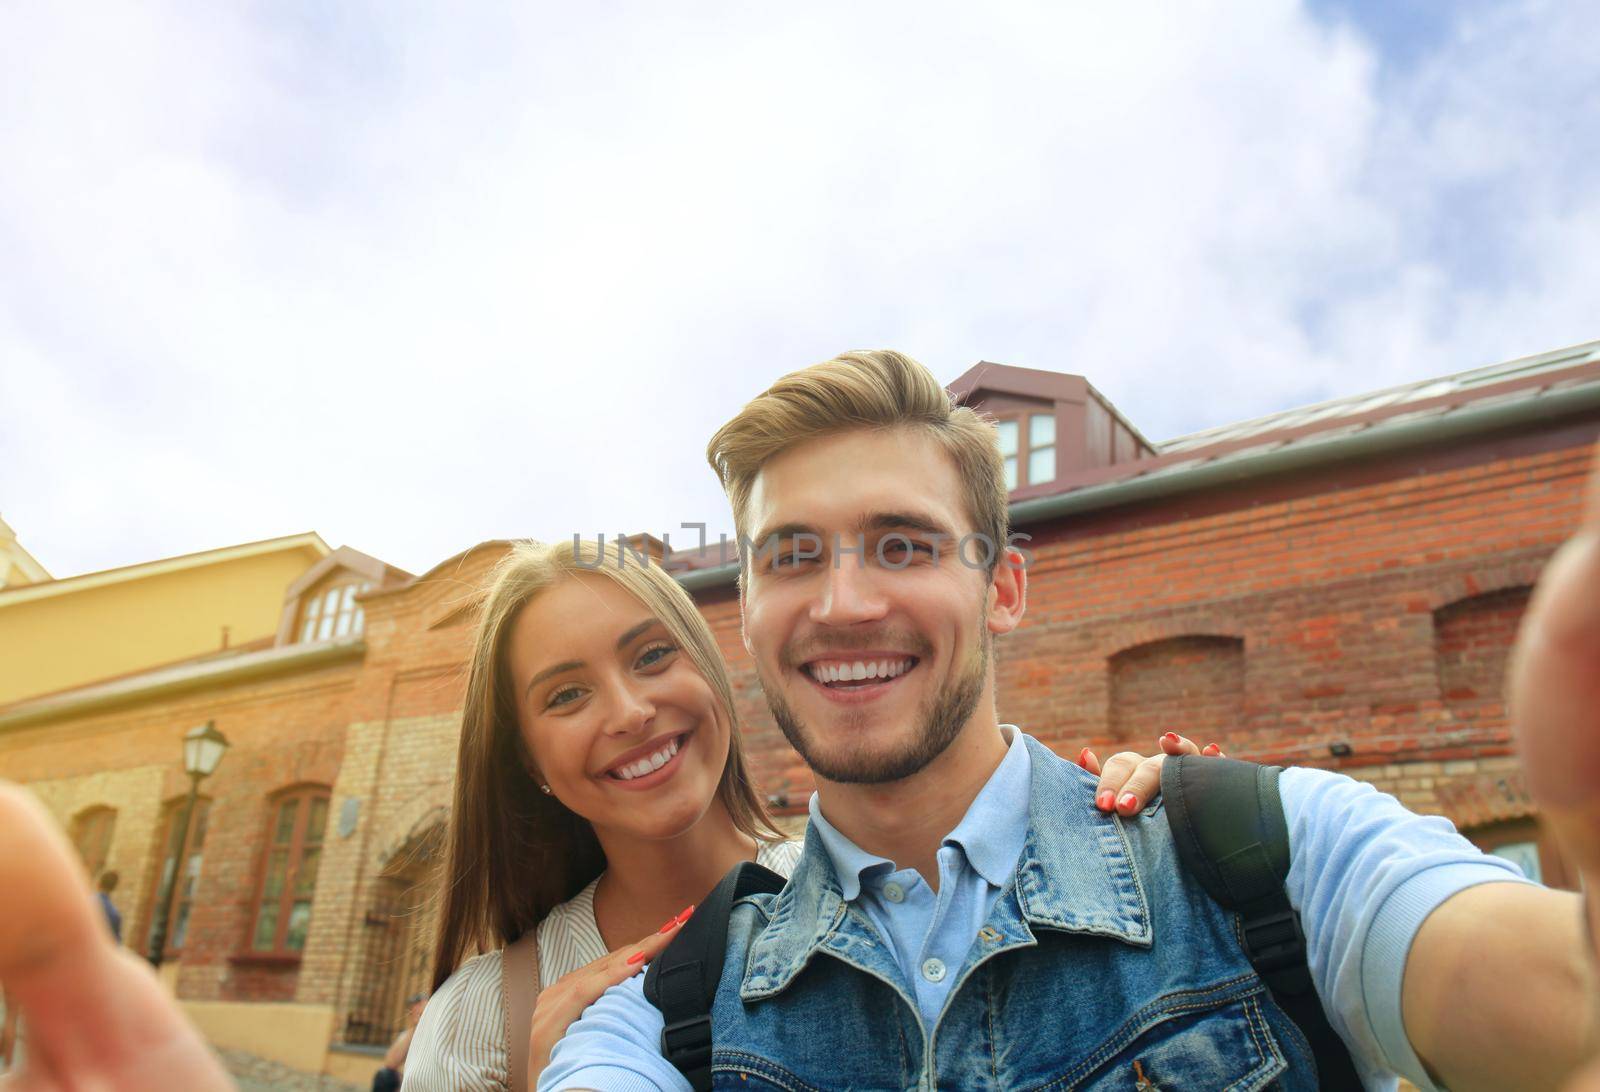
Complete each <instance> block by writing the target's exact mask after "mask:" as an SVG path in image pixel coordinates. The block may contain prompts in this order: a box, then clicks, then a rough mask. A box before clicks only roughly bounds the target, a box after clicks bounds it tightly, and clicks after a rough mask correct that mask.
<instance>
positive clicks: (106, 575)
mask: <svg viewBox="0 0 1600 1092" xmlns="http://www.w3.org/2000/svg"><path fill="white" fill-rule="evenodd" d="M308 548H309V549H311V550H312V551H314V552H315V553H316V554H317V556H318V557H319V558H322V557H326V556H327V555H328V554H329V553H330V552H331V551H330V550H329V549H328V544H327V543H326V542H324V541H322V536H321V535H319V534H317V533H316V532H315V531H307V532H305V533H304V534H299V535H285V536H283V537H281V538H268V539H262V540H261V541H259V542H245V543H241V544H240V545H237V546H223V547H220V548H218V549H215V550H201V551H200V552H198V553H193V554H181V555H179V556H177V557H168V558H162V559H160V560H158V561H141V562H139V563H138V564H136V565H122V566H119V567H118V568H115V569H102V570H100V571H99V572H93V573H83V574H81V575H79V576H68V577H64V578H62V579H60V580H51V581H48V582H46V583H42V584H23V585H20V586H18V587H15V588H4V589H0V609H3V608H5V607H9V606H15V605H16V604H18V603H28V602H32V601H33V600H35V599H45V598H49V597H52V596H57V595H70V594H71V593H73V592H79V591H87V590H89V589H90V588H99V587H105V586H106V585H108V584H121V583H124V582H127V581H130V580H143V579H145V578H147V577H152V576H160V575H163V574H166V573H173V572H181V571H183V570H186V569H198V568H202V567H204V566H206V565H217V564H220V563H222V562H224V561H237V560H240V559H241V558H247V557H257V556H259V555H261V554H271V553H279V552H282V551H287V550H304V549H308Z"/></svg>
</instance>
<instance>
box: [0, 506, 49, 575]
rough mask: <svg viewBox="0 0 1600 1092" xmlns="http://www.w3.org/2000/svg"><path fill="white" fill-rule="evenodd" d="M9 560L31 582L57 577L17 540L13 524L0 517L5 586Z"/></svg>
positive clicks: (0, 562)
mask: <svg viewBox="0 0 1600 1092" xmlns="http://www.w3.org/2000/svg"><path fill="white" fill-rule="evenodd" d="M8 562H9V563H10V564H12V565H15V566H16V567H17V570H18V571H19V572H21V573H22V575H23V577H24V578H26V579H27V580H28V581H29V582H30V583H34V584H37V583H42V582H44V581H48V580H53V579H55V578H54V577H52V576H51V575H50V573H49V572H48V571H46V569H45V567H44V566H43V565H41V564H39V559H38V558H36V557H34V556H33V555H32V554H30V553H29V552H28V551H27V550H26V549H24V548H23V545H22V543H20V542H18V541H17V533H16V532H15V531H13V530H12V529H11V526H10V525H9V524H8V523H6V521H5V520H3V519H0V587H3V586H4V581H5V576H6V564H7V563H8Z"/></svg>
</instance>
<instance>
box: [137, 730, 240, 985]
mask: <svg viewBox="0 0 1600 1092" xmlns="http://www.w3.org/2000/svg"><path fill="white" fill-rule="evenodd" d="M227 749H228V740H227V738H226V737H225V736H223V734H222V733H221V732H219V731H217V726H216V724H215V723H214V722H212V721H209V720H208V721H206V722H205V723H204V724H202V725H200V727H198V728H191V729H189V731H187V732H186V733H184V736H183V769H184V772H185V773H187V774H188V775H189V799H188V801H187V802H185V804H184V805H183V819H182V820H181V821H180V824H179V825H180V826H181V828H182V830H183V838H182V840H181V841H179V842H178V851H177V857H176V858H175V859H174V860H173V862H172V870H171V871H170V872H169V873H168V874H167V875H166V876H164V877H163V878H162V881H161V892H160V894H159V895H158V896H157V897H156V922H155V928H153V929H152V930H151V931H150V957H149V958H150V965H151V966H153V967H159V966H161V957H162V954H163V953H164V952H165V950H166V947H167V917H168V915H169V914H171V912H172V892H173V889H174V888H175V887H176V886H177V883H178V873H179V872H181V871H182V870H183V855H184V850H186V849H188V848H189V824H190V823H192V822H193V821H194V804H195V800H196V799H198V797H199V796H200V782H201V781H202V780H204V779H205V778H208V777H210V776H211V775H212V773H214V772H215V771H216V768H217V763H219V762H221V761H222V754H223V752H224V751H226V750H227Z"/></svg>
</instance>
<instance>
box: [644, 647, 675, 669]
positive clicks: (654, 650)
mask: <svg viewBox="0 0 1600 1092" xmlns="http://www.w3.org/2000/svg"><path fill="white" fill-rule="evenodd" d="M676 651H678V646H677V645H671V644H663V645H651V646H650V647H649V648H647V649H645V650H644V651H643V652H641V653H639V666H640V667H650V666H651V665H652V664H658V663H660V662H661V661H662V660H664V659H666V658H667V657H668V656H669V655H671V654H672V653H674V652H676Z"/></svg>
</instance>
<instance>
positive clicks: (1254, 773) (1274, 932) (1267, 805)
mask: <svg viewBox="0 0 1600 1092" xmlns="http://www.w3.org/2000/svg"><path fill="white" fill-rule="evenodd" d="M1282 772H1283V771H1282V770H1280V769H1279V768H1278V767H1276V766H1259V765H1257V764H1256V763H1254V762H1241V761H1239V760H1237V759H1232V758H1207V757H1201V756H1198V755H1180V756H1178V757H1175V758H1174V757H1168V758H1167V760H1166V762H1165V763H1164V764H1163V766H1162V770H1161V795H1162V798H1163V799H1164V800H1165V802H1166V803H1165V810H1166V813H1167V821H1168V823H1170V824H1171V827H1172V840H1173V842H1174V843H1175V844H1176V845H1177V847H1178V857H1179V858H1180V859H1181V860H1182V861H1183V866H1184V868H1185V869H1187V870H1188V871H1189V873H1190V874H1191V875H1193V876H1194V877H1195V878H1196V879H1198V880H1199V881H1200V884H1201V886H1203V887H1204V888H1205V889H1206V892H1207V893H1208V894H1209V895H1210V896H1211V897H1212V898H1213V899H1214V900H1216V902H1217V904H1218V905H1220V906H1222V907H1224V908H1226V909H1228V910H1233V911H1235V912H1236V913H1238V915H1239V918H1240V920H1241V923H1242V925H1243V931H1244V950H1245V955H1247V956H1248V957H1249V958H1250V965H1251V966H1252V967H1253V968H1255V971H1256V973H1257V974H1258V975H1260V976H1261V979H1262V981H1264V982H1265V983H1266V984H1267V988H1268V989H1269V990H1271V991H1272V999H1273V1000H1274V1001H1276V1002H1277V1004H1278V1007H1279V1008H1281V1009H1282V1010H1283V1011H1284V1012H1285V1013H1286V1014H1288V1016H1289V1018H1290V1019H1291V1020H1293V1021H1294V1022H1295V1024H1296V1025H1297V1026H1298V1027H1299V1028H1300V1031H1301V1033H1302V1034H1303V1035H1304V1036H1305V1037H1306V1041H1307V1042H1308V1043H1310V1044H1311V1051H1312V1053H1313V1054H1314V1055H1315V1057H1316V1062H1317V1085H1318V1087H1320V1088H1325V1089H1335V1090H1343V1089H1352V1090H1356V1092H1359V1090H1360V1089H1361V1087H1362V1085H1361V1080H1360V1078H1359V1077H1358V1076H1357V1075H1356V1069H1355V1064H1354V1063H1353V1062H1352V1061H1351V1060H1350V1051H1349V1048H1348V1047H1346V1046H1345V1044H1344V1041H1343V1040H1342V1039H1340V1038H1339V1036H1338V1035H1337V1034H1336V1033H1335V1032H1334V1030H1333V1027H1332V1026H1331V1025H1330V1024H1329V1023H1328V1017H1327V1014H1326V1013H1325V1012H1324V1011H1323V1009H1322V1001H1321V999H1320V998H1318V996H1317V991H1316V990H1315V989H1314V988H1313V985H1312V981H1311V969H1310V968H1309V967H1308V966H1307V965H1306V938H1305V933H1303V932H1302V931H1301V929H1300V915H1299V914H1297V913H1295V911H1294V907H1293V906H1291V905H1290V903H1289V896H1288V894H1287V893H1286V892H1285V891H1284V883H1285V882H1286V881H1287V880H1288V878H1289V825H1288V823H1287V822H1286V821H1285V820H1284V817H1283V801H1282V800H1281V799H1280V798H1279V796H1278V775H1279V774H1280V773H1282Z"/></svg>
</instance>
